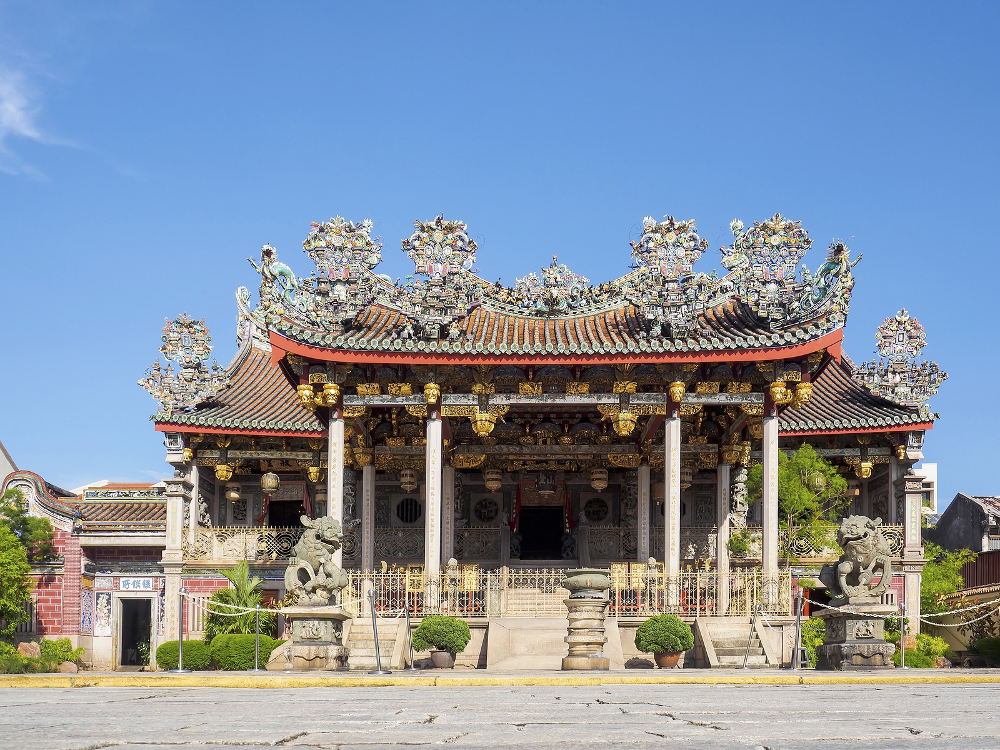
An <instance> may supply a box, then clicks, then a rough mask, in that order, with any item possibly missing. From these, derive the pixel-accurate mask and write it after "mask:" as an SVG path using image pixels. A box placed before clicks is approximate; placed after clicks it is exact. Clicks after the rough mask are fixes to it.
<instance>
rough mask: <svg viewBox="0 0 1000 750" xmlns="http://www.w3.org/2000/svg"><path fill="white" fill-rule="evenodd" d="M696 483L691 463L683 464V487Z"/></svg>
mask: <svg viewBox="0 0 1000 750" xmlns="http://www.w3.org/2000/svg"><path fill="white" fill-rule="evenodd" d="M692 484H694V470H693V469H692V468H691V466H690V465H689V464H682V465H681V489H687V488H688V487H690V486H691V485H692Z"/></svg>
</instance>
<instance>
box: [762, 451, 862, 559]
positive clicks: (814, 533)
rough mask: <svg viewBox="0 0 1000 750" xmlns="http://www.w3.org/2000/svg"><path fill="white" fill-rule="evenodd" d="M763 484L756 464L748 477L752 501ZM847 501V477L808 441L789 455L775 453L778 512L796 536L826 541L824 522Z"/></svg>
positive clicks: (842, 509)
mask: <svg viewBox="0 0 1000 750" xmlns="http://www.w3.org/2000/svg"><path fill="white" fill-rule="evenodd" d="M762 486H763V467H762V466H761V465H760V464H756V465H755V466H752V467H751V468H750V474H749V477H748V478H747V495H748V496H749V500H750V502H751V503H754V502H757V501H758V500H760V498H761V493H762ZM849 505H850V498H849V497H848V496H847V480H846V479H844V478H843V477H842V476H841V475H840V474H839V473H837V469H836V467H834V465H833V464H831V463H830V462H829V461H827V460H826V459H824V458H823V457H822V456H820V455H819V454H818V453H816V450H815V449H814V448H813V447H812V446H811V445H809V444H808V443H804V444H803V445H802V447H800V448H799V449H798V450H797V451H795V453H793V454H792V455H791V456H789V455H787V454H786V453H783V452H782V453H779V454H778V513H779V515H780V517H781V521H782V524H783V525H784V526H785V527H786V528H787V529H789V530H793V533H794V534H795V535H796V537H798V538H809V539H812V540H814V542H816V543H822V542H825V541H826V539H825V537H826V536H827V535H828V527H827V524H828V523H830V522H832V521H836V520H837V519H838V518H840V517H842V516H843V515H844V513H846V511H847V508H848V506H849Z"/></svg>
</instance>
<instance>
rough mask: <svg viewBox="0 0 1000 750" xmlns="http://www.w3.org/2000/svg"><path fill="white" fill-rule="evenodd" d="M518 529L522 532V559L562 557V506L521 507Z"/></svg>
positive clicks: (553, 558)
mask: <svg viewBox="0 0 1000 750" xmlns="http://www.w3.org/2000/svg"><path fill="white" fill-rule="evenodd" d="M518 530H519V531H520V532H521V559H522V560H559V559H561V558H562V537H563V509H562V508H544V507H542V508H521V520H520V523H519V525H518Z"/></svg>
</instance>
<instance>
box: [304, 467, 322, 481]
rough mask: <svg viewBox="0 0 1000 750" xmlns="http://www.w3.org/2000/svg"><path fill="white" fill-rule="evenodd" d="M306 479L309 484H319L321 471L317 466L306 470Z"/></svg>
mask: <svg viewBox="0 0 1000 750" xmlns="http://www.w3.org/2000/svg"><path fill="white" fill-rule="evenodd" d="M306 477H307V478H308V479H309V481H310V482H313V483H316V482H319V481H321V480H322V479H323V469H322V468H321V467H319V466H310V467H309V468H308V469H306Z"/></svg>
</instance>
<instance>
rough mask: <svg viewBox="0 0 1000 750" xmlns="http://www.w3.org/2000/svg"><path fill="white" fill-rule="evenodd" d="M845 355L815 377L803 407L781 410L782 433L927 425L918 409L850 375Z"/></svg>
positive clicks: (849, 366) (850, 368)
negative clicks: (879, 393)
mask: <svg viewBox="0 0 1000 750" xmlns="http://www.w3.org/2000/svg"><path fill="white" fill-rule="evenodd" d="M853 367H854V366H853V364H852V363H851V361H850V360H849V359H847V358H846V357H845V358H844V359H843V360H842V361H838V360H835V359H831V360H830V361H829V362H828V363H827V364H826V366H825V367H824V368H823V369H822V370H821V371H820V373H819V375H818V376H817V377H816V378H815V379H814V380H813V393H812V398H810V399H809V401H808V402H806V403H805V404H804V405H803V406H802V408H800V409H792V408H785V409H784V411H782V413H781V420H780V429H781V431H782V432H790V433H795V432H814V431H818V432H823V431H826V430H851V429H861V430H864V429H878V428H893V427H901V426H904V425H916V424H924V423H926V422H928V421H930V420H929V419H928V418H927V417H926V416H924V415H922V414H921V413H920V410H919V409H917V408H911V407H907V406H901V405H899V404H895V403H893V402H891V401H888V400H886V399H884V398H881V397H879V396H875V395H874V394H872V392H871V391H869V390H868V389H867V388H865V387H864V386H863V385H861V384H860V383H858V382H857V381H855V380H854V379H853V378H852V377H851V370H852V369H853Z"/></svg>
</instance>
